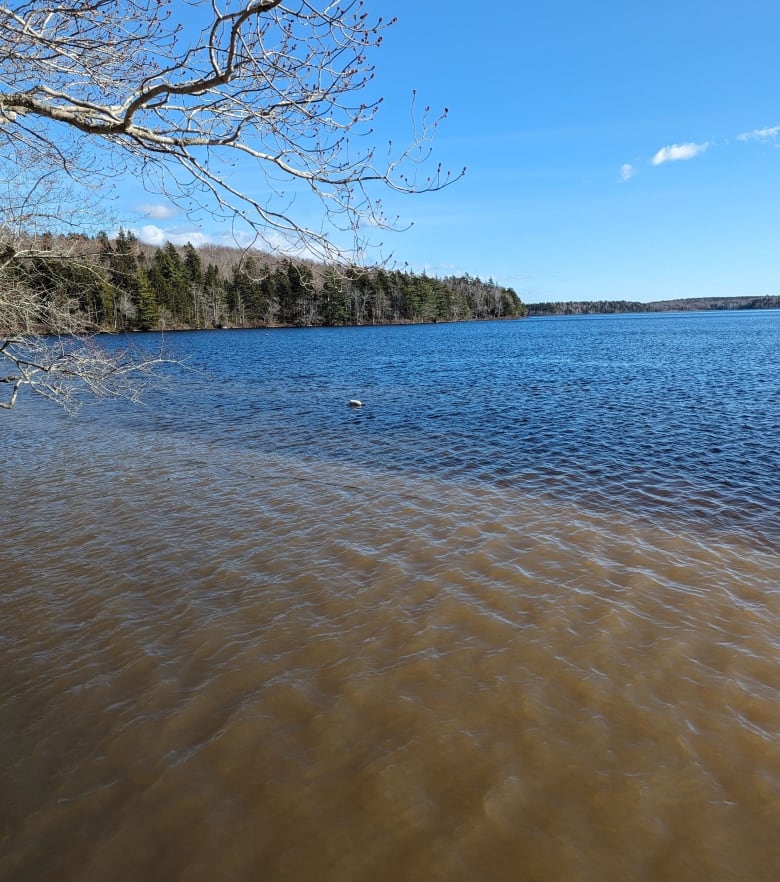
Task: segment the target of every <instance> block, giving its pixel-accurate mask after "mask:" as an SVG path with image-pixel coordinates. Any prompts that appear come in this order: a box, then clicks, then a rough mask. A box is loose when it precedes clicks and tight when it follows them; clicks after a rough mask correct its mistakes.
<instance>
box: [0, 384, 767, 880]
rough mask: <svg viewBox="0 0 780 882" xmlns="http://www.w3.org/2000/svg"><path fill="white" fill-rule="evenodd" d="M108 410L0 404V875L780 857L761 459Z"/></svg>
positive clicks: (596, 868)
mask: <svg viewBox="0 0 780 882" xmlns="http://www.w3.org/2000/svg"><path fill="white" fill-rule="evenodd" d="M242 394H243V393H242ZM347 397H351V396H347ZM724 406H725V405H724ZM737 406H739V407H742V406H743V405H734V407H737ZM281 410H282V412H281V413H280V414H279V415H278V418H279V421H280V426H279V428H278V430H277V431H279V432H282V431H283V428H284V427H285V426H286V427H287V431H288V433H289V435H290V437H291V440H292V444H293V446H295V445H297V444H299V442H300V439H302V438H303V437H304V435H305V432H304V429H303V428H302V427H301V426H300V425H289V424H287V423H286V422H285V417H284V413H283V408H282V409H281ZM315 410H316V408H315ZM767 410H768V412H767V413H766V414H765V416H764V417H763V418H764V419H766V420H772V419H777V410H776V405H775V410H774V411H772V408H771V407H769V408H768V409H767ZM102 412H103V411H102V410H101V409H99V410H98V411H97V412H90V414H88V417H87V418H85V419H82V420H79V421H74V420H71V419H66V418H63V417H60V416H59V415H57V414H54V413H52V412H51V411H48V410H46V409H45V408H44V409H40V410H39V409H37V408H36V407H33V406H30V407H29V408H28V410H27V411H26V412H21V411H20V412H18V413H16V414H14V415H13V416H12V417H11V418H10V419H9V420H8V422H7V424H6V423H4V424H3V429H2V430H3V431H4V432H5V431H6V426H7V428H8V431H7V435H6V438H7V441H8V448H7V459H6V468H5V469H4V470H3V472H2V475H1V476H0V490H1V491H2V498H3V500H4V508H3V514H2V515H0V518H2V520H1V521H0V523H2V528H3V546H4V555H3V558H4V561H3V563H4V579H3V581H4V585H3V589H2V591H1V592H0V621H1V622H2V626H0V670H1V671H2V674H0V756H2V758H3V762H2V764H0V786H1V787H2V793H3V797H2V800H0V836H1V837H2V838H1V839H0V843H1V845H0V878H2V879H9V880H10V879H14V880H16V879H24V880H49V879H52V878H57V879H61V880H65V882H70V880H85V879H89V880H93V879H95V880H102V879H106V880H108V879H111V880H137V879H139V878H144V879H147V880H157V879H159V880H171V879H182V880H185V879H186V880H214V879H230V880H255V879H263V880H287V879H289V880H315V879H316V880H339V882H341V880H364V879H366V878H372V879H376V880H388V882H389V880H393V882H395V880H404V879H406V880H419V879H441V880H473V879H491V880H517V879H528V880H545V882H546V880H571V879H583V880H591V879H592V880H594V882H596V880H599V882H601V880H616V882H617V880H621V882H623V880H627V879H647V880H671V879H673V880H693V879H695V880H697V882H698V880H700V879H702V878H707V879H717V880H724V882H725V880H734V879H745V880H748V879H749V880H767V882H769V880H775V879H777V878H778V876H779V875H780V746H778V745H779V744H780V741H779V740H778V732H780V702H778V701H777V696H778V689H779V688H780V666H778V663H777V662H778V649H779V648H780V591H779V590H778V580H777V574H778V572H780V555H778V553H777V549H776V547H772V541H771V539H772V537H773V536H776V535H777V534H776V533H773V532H772V529H769V530H766V531H765V532H764V533H763V534H761V532H760V530H758V529H753V528H755V527H756V525H758V524H763V525H764V526H765V527H766V526H767V525H769V527H770V528H772V525H773V522H772V521H771V518H772V517H775V516H776V512H774V511H772V512H770V513H769V514H767V513H766V512H764V510H763V508H765V506H764V507H762V505H761V499H760V492H759V491H760V486H763V487H764V488H766V492H767V493H769V494H770V495H771V494H772V493H773V492H776V487H774V488H773V486H772V485H769V484H767V482H766V481H765V480H764V481H763V484H761V485H760V486H759V484H758V483H754V484H753V485H751V489H750V496H751V498H752V499H753V500H754V501H755V506H756V512H755V514H754V515H750V514H749V513H748V514H745V513H744V512H741V511H740V512H739V513H738V515H739V516H737V517H735V518H734V519H733V521H732V522H730V523H729V525H728V528H724V526H723V524H722V522H721V521H719V520H718V519H717V518H715V519H710V518H704V519H703V518H697V517H696V516H695V514H694V515H690V514H688V513H686V511H685V509H684V506H683V505H682V504H681V503H680V501H679V499H680V498H679V496H675V495H674V493H675V491H674V490H673V488H672V482H671V479H669V480H668V481H666V482H665V483H664V485H663V487H662V488H661V489H659V488H649V489H648V488H647V487H645V489H644V490H642V488H641V481H640V480H639V477H638V476H637V477H636V489H637V493H638V494H639V495H633V496H631V497H630V498H631V499H633V500H636V499H641V498H642V497H641V493H642V492H646V493H647V494H648V495H649V494H659V493H661V494H666V495H665V496H664V497H663V499H662V503H663V504H658V503H657V502H654V501H653V500H652V499H651V500H650V501H649V502H648V504H647V506H645V507H642V506H641V505H637V504H634V506H633V508H632V507H628V506H623V505H622V504H621V500H625V499H628V498H629V496H627V495H626V494H624V493H622V492H621V493H618V494H617V495H615V493H614V492H612V490H611V488H610V484H609V482H606V483H604V482H600V481H598V480H595V481H594V483H593V486H591V487H590V488H588V486H587V481H583V482H582V483H581V485H580V486H575V485H574V484H573V483H572V479H571V477H570V476H569V475H564V476H563V477H562V478H561V480H560V482H559V484H558V485H557V487H556V485H555V481H554V480H553V485H552V489H551V490H550V491H548V492H542V482H541V479H540V477H539V474H537V473H533V472H530V471H528V470H527V468H526V471H525V472H520V471H517V470H512V471H511V472H510V473H507V470H506V469H505V468H504V467H505V466H506V460H502V459H501V458H500V457H498V458H495V459H493V460H492V466H493V471H492V473H491V472H490V470H489V468H488V466H487V464H486V466H485V472H484V475H483V478H484V479H482V480H473V475H472V476H469V475H466V476H460V477H459V476H458V474H457V468H456V464H455V461H454V460H453V463H452V464H451V465H450V466H448V467H447V468H445V469H440V468H434V467H430V468H427V469H426V468H416V467H415V465H416V464H417V463H420V462H421V461H422V459H424V456H425V455H426V453H425V451H424V450H418V451H416V452H415V451H414V447H413V445H410V446H404V445H405V444H406V442H405V441H403V440H399V441H398V443H397V446H398V447H399V448H400V449H403V450H404V451H407V452H409V455H410V467H409V468H407V469H402V468H400V467H399V464H398V462H397V461H394V460H393V459H392V457H391V459H390V462H389V464H388V465H387V467H383V465H382V457H381V456H378V457H377V458H376V459H375V460H374V461H373V462H372V463H369V462H367V456H368V451H369V449H370V446H371V445H370V442H371V441H376V442H377V443H379V437H378V434H377V433H374V432H372V431H369V430H368V429H364V428H363V427H365V426H366V424H367V423H368V422H369V421H368V420H367V419H366V414H362V415H359V416H355V415H354V414H350V413H349V411H348V410H347V409H346V408H344V409H343V410H339V411H338V413H337V415H336V412H335V411H334V417H333V419H334V421H335V420H352V421H353V423H352V425H357V426H358V427H359V430H360V431H359V432H355V433H353V434H352V435H350V436H345V435H343V434H342V439H343V438H344V437H349V438H351V439H352V440H353V442H354V449H353V453H352V455H351V456H350V457H345V456H343V455H336V454H335V453H334V452H333V450H332V448H331V444H333V443H334V442H332V441H331V439H330V438H329V437H328V436H327V434H325V435H324V437H322V435H323V433H319V437H318V436H317V435H316V434H315V433H314V432H313V431H312V432H311V433H310V435H309V441H310V449H309V450H308V452H304V451H303V450H301V449H295V450H294V451H293V453H290V452H289V451H288V450H287V449H286V448H285V447H284V446H283V445H281V444H279V443H276V439H275V438H274V443H273V444H269V443H267V437H266V439H265V440H262V439H259V438H257V439H255V440H254V441H249V440H247V438H248V436H250V435H251V430H250V427H248V426H246V425H243V426H241V428H240V429H239V432H240V433H241V432H242V433H243V437H242V439H241V441H240V443H238V442H236V443H229V442H230V439H229V438H227V437H225V436H224V426H223V427H222V428H221V429H215V430H214V431H213V432H201V433H200V434H198V432H196V431H194V427H193V431H190V430H189V429H188V428H187V419H191V420H192V421H193V422H197V420H198V419H200V418H201V416H199V415H198V414H194V415H190V417H188V418H187V417H185V416H182V419H181V420H180V421H179V422H176V421H174V419H173V417H174V416H175V415H176V414H175V413H173V412H170V411H169V413H168V416H167V417H166V419H170V420H171V421H172V425H170V426H169V427H168V428H167V429H163V428H161V427H160V426H159V424H157V423H156V422H155V421H156V420H157V419H159V418H161V417H159V415H156V414H155V415H149V417H148V419H149V420H151V421H152V424H151V425H149V426H143V425H141V424H140V422H141V421H140V420H138V415H139V412H133V413H134V415H133V416H132V420H133V421H135V422H136V423H137V424H136V425H135V427H128V425H129V424H128V422H127V421H126V420H125V422H124V423H123V422H122V421H119V422H114V420H115V415H114V416H112V418H111V419H112V422H111V423H110V424H109V423H108V422H101V420H102V417H101V416H100V414H101V413H102ZM621 413H622V417H621V419H623V420H624V421H628V418H627V416H626V414H625V410H622V411H621ZM408 418H409V419H410V420H415V419H416V420H419V421H420V422H423V420H422V419H421V416H420V414H418V416H417V417H413V416H409V417H408ZM312 419H313V421H314V423H316V422H317V420H318V419H320V417H319V416H316V415H315V416H314V417H312ZM356 420H357V422H355V421H356ZM382 420H384V421H385V422H388V421H389V420H390V418H389V417H388V415H387V414H383V415H381V416H377V417H376V421H382ZM206 422H207V421H206V420H205V419H204V425H205V424H206ZM271 422H272V421H269V425H268V426H265V425H264V426H263V432H262V434H265V432H266V429H268V432H269V433H270V434H271V436H272V437H274V436H273V427H272V425H271ZM345 425H348V424H347V423H345ZM457 425H458V424H457V422H454V421H452V420H450V421H449V423H448V426H449V429H450V430H451V431H452V432H455V431H456V429H457ZM96 429H99V431H96ZM369 429H370V426H369ZM343 431H350V430H349V429H346V430H343ZM333 432H334V434H335V429H334V430H333ZM361 432H365V435H364V434H360V433H361ZM630 433H636V434H637V436H638V435H639V434H640V433H639V431H638V429H637V428H636V427H635V426H633V425H632V427H631V430H630ZM630 433H629V434H630ZM433 434H434V433H432V432H428V433H427V434H426V435H424V436H423V437H422V441H423V442H425V443H423V444H421V447H425V445H426V444H428V443H433V442H430V438H431V437H432V435H433ZM444 434H446V431H445V432H444ZM659 437H660V436H659ZM392 440H393V439H392V438H390V439H389V440H387V443H386V446H385V447H382V446H381V444H380V449H382V450H387V449H388V448H392V447H393V444H392V443H391V442H392ZM234 441H235V439H234ZM315 441H318V443H315ZM482 442H483V443H487V444H488V445H489V443H490V439H489V438H488V439H485V438H483V439H482ZM443 443H444V442H443V441H441V442H440V444H443ZM477 443H479V440H478V439H476V440H475V439H472V440H471V441H469V442H468V445H471V446H470V447H469V448H468V449H469V450H470V449H471V447H473V446H474V445H475V444H477ZM601 443H603V442H602V441H601V440H599V439H591V440H590V441H588V442H587V444H585V446H586V447H587V448H588V450H594V449H595V447H596V445H597V444H601ZM756 443H759V441H756ZM440 444H439V445H438V446H437V443H433V449H434V452H435V453H438V451H439V450H440ZM464 444H466V442H464ZM468 445H467V446H468ZM464 449H465V448H464ZM428 455H430V450H429V451H428ZM461 455H463V453H462V454H461ZM453 456H454V457H457V451H456V452H455V453H453ZM471 457H472V454H470V453H467V454H466V455H465V458H466V459H468V460H469V461H472V459H471ZM615 461H616V466H615V469H616V472H617V473H619V474H620V475H623V476H624V477H623V479H622V480H624V481H629V480H630V478H629V477H626V476H628V475H629V470H628V468H627V467H626V465H625V464H624V463H621V462H620V460H619V457H616V460H615ZM512 462H513V463H514V464H515V465H518V464H520V463H519V460H513V461H512ZM582 471H583V474H585V473H586V470H585V469H583V470H582ZM597 473H598V468H597V467H596V466H594V468H593V470H592V473H591V474H592V475H594V474H597ZM485 476H487V477H485ZM683 478H684V476H682V475H681V476H680V480H681V482H682V481H683ZM732 480H733V481H734V482H735V484H739V485H741V486H745V485H746V484H747V483H749V480H748V479H745V478H744V476H743V475H741V474H739V473H733V474H732ZM691 483H693V484H696V482H695V481H692V482H691ZM696 486H698V487H699V488H700V492H702V493H703V490H702V489H701V485H700V484H697V485H696ZM757 487H758V488H759V490H757V489H756V488H757ZM716 495H718V494H716ZM670 497H672V498H673V499H674V500H676V501H675V502H674V505H673V506H670V505H669V498H670ZM702 504H704V505H706V504H707V500H706V497H705V498H704V502H703V503H702ZM707 511H711V509H707ZM768 518H769V519H768ZM747 524H749V525H750V526H751V529H746V528H745V525H747Z"/></svg>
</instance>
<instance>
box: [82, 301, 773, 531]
mask: <svg viewBox="0 0 780 882" xmlns="http://www.w3.org/2000/svg"><path fill="white" fill-rule="evenodd" d="M135 339H136V341H137V342H140V343H141V344H142V345H146V344H148V345H150V346H154V345H157V338H155V337H154V335H149V337H148V338H147V339H143V338H142V337H138V338H135ZM166 345H167V346H168V348H169V350H170V351H171V353H172V354H173V355H174V356H175V357H176V358H179V359H181V360H182V361H183V362H184V363H185V364H186V370H175V371H174V374H178V376H175V377H174V378H173V379H174V382H173V383H172V384H171V385H169V386H168V387H167V388H166V389H165V390H158V391H156V392H155V393H153V394H151V395H150V396H148V397H147V399H146V407H144V408H141V409H128V408H127V407H126V406H124V405H119V406H115V407H112V408H103V409H102V410H98V411H97V412H96V416H97V418H98V419H100V418H101V414H108V415H110V419H111V421H112V422H115V421H118V423H119V424H120V425H121V424H124V425H127V426H135V427H139V428H143V429H144V430H145V431H152V432H162V433H171V432H173V433H181V434H187V433H192V434H194V435H197V436H198V437H200V438H204V437H208V438H211V439H212V440H213V441H214V443H215V444H218V445H227V446H230V447H233V448H245V449H248V450H253V451H258V452H260V451H276V450H279V449H284V450H285V451H286V453H288V454H289V455H292V456H296V457H300V458H304V459H309V460H311V461H313V462H316V461H317V460H318V459H326V460H329V461H334V460H335V461H339V462H342V463H346V464H350V463H352V464H355V465H360V466H362V467H372V466H376V467H380V468H382V469H384V470H392V471H397V472H399V473H401V474H408V475H410V476H413V475H414V474H419V473H425V474H435V475H437V476H440V477H442V478H444V479H446V480H454V481H460V482H480V483H486V484H500V485H502V486H506V485H517V486H518V487H520V486H522V487H523V488H524V489H525V490H526V491H527V492H529V493H553V494H556V495H558V496H560V495H563V496H568V497H571V498H576V499H577V500H578V501H579V502H580V503H584V504H588V505H593V506H596V507H599V508H604V507H606V508H613V507H615V508H620V509H629V510H631V511H633V512H635V513H639V514H647V515H648V516H650V517H663V516H670V517H672V518H674V519H678V520H679V519H682V520H683V521H685V520H686V519H690V520H692V521H696V522H697V523H698V524H699V525H700V526H705V527H708V528H721V529H725V530H729V529H735V530H740V531H745V532H748V533H752V534H754V536H755V538H756V541H759V542H762V543H768V544H770V545H772V544H773V543H776V542H777V541H778V540H780V515H779V514H778V511H780V505H779V503H780V453H779V452H778V438H780V311H775V310H772V311H761V312H758V311H751V312H705V313H662V314H643V315H625V316H621V315H610V316H581V317H553V318H534V319H527V320H523V321H513V322H488V323H468V324H445V325H425V326H413V327H362V328H339V329H330V328H328V329H296V330H273V331H262V330H251V331H213V332H192V333H179V334H172V335H170V336H169V337H168V338H167V344H166ZM352 398H359V399H360V400H361V401H362V402H363V403H364V407H363V408H362V409H359V410H358V409H351V408H349V407H348V401H349V400H350V399H352Z"/></svg>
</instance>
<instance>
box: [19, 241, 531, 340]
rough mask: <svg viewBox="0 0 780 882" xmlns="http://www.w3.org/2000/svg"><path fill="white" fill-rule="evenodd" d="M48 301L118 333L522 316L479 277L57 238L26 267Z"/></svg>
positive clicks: (502, 292)
mask: <svg viewBox="0 0 780 882" xmlns="http://www.w3.org/2000/svg"><path fill="white" fill-rule="evenodd" d="M17 272H18V273H20V274H23V275H24V279H23V281H24V284H25V285H26V286H28V287H29V288H32V289H33V290H34V291H35V292H36V293H37V294H38V295H39V296H45V297H47V298H56V299H57V300H58V301H59V302H64V303H68V304H70V305H71V308H72V309H77V310H79V311H80V313H81V314H82V315H83V316H84V317H85V318H86V319H87V321H88V322H89V323H90V324H92V325H93V326H95V327H98V328H105V329H111V330H120V331H125V330H156V329H175V328H214V327H262V326H266V327H267V326H300V327H312V326H322V325H365V324H393V323H417V322H433V321H462V320H469V319H489V318H510V317H518V316H522V315H524V313H525V308H524V306H523V304H522V303H521V301H520V299H519V298H518V296H517V294H516V293H515V292H514V291H513V290H512V289H511V288H504V287H501V286H499V285H497V284H495V283H494V282H493V281H492V280H491V281H488V282H483V281H481V280H480V279H478V278H473V277H471V276H468V275H466V276H463V277H448V278H433V277H430V276H427V275H417V274H415V273H410V272H402V271H398V270H388V269H383V268H372V269H363V268H357V267H326V266H322V265H319V264H316V263H313V262H307V261H297V260H292V259H289V258H279V257H275V256H272V255H267V254H263V253H262V252H250V253H246V252H243V251H240V250H238V249H230V248H220V247H218V246H204V247H203V248H200V249H198V248H195V247H194V246H193V245H191V244H187V245H185V246H183V247H177V246H175V245H172V244H171V243H167V244H166V245H164V246H163V247H159V248H155V247H153V246H149V245H144V244H143V243H140V242H139V241H138V240H137V239H136V238H135V237H134V236H133V235H132V234H131V233H128V232H125V231H120V232H119V234H118V235H117V237H116V238H115V239H109V237H108V236H107V235H105V234H99V235H98V236H97V237H95V238H88V237H83V236H81V237H73V236H71V237H67V238H66V239H64V240H63V239H58V240H54V239H52V240H51V242H50V246H49V247H48V248H47V249H46V250H44V251H43V252H40V251H39V252H38V254H37V256H34V257H32V258H30V259H27V260H25V261H24V262H23V263H19V265H18V269H17Z"/></svg>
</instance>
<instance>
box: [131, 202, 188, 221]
mask: <svg viewBox="0 0 780 882" xmlns="http://www.w3.org/2000/svg"><path fill="white" fill-rule="evenodd" d="M136 211H138V213H139V214H142V215H143V216H144V217H150V218H152V219H153V220H170V219H171V218H172V217H176V215H177V214H179V209H178V208H176V206H175V205H170V204H165V203H161V202H144V203H142V204H141V205H138V206H136Z"/></svg>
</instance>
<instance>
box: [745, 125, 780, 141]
mask: <svg viewBox="0 0 780 882" xmlns="http://www.w3.org/2000/svg"><path fill="white" fill-rule="evenodd" d="M778 135H780V126H767V127H766V128H763V129H753V131H752V132H742V134H741V135H737V141H773V140H774V139H775V138H776V137H777V136H778Z"/></svg>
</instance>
